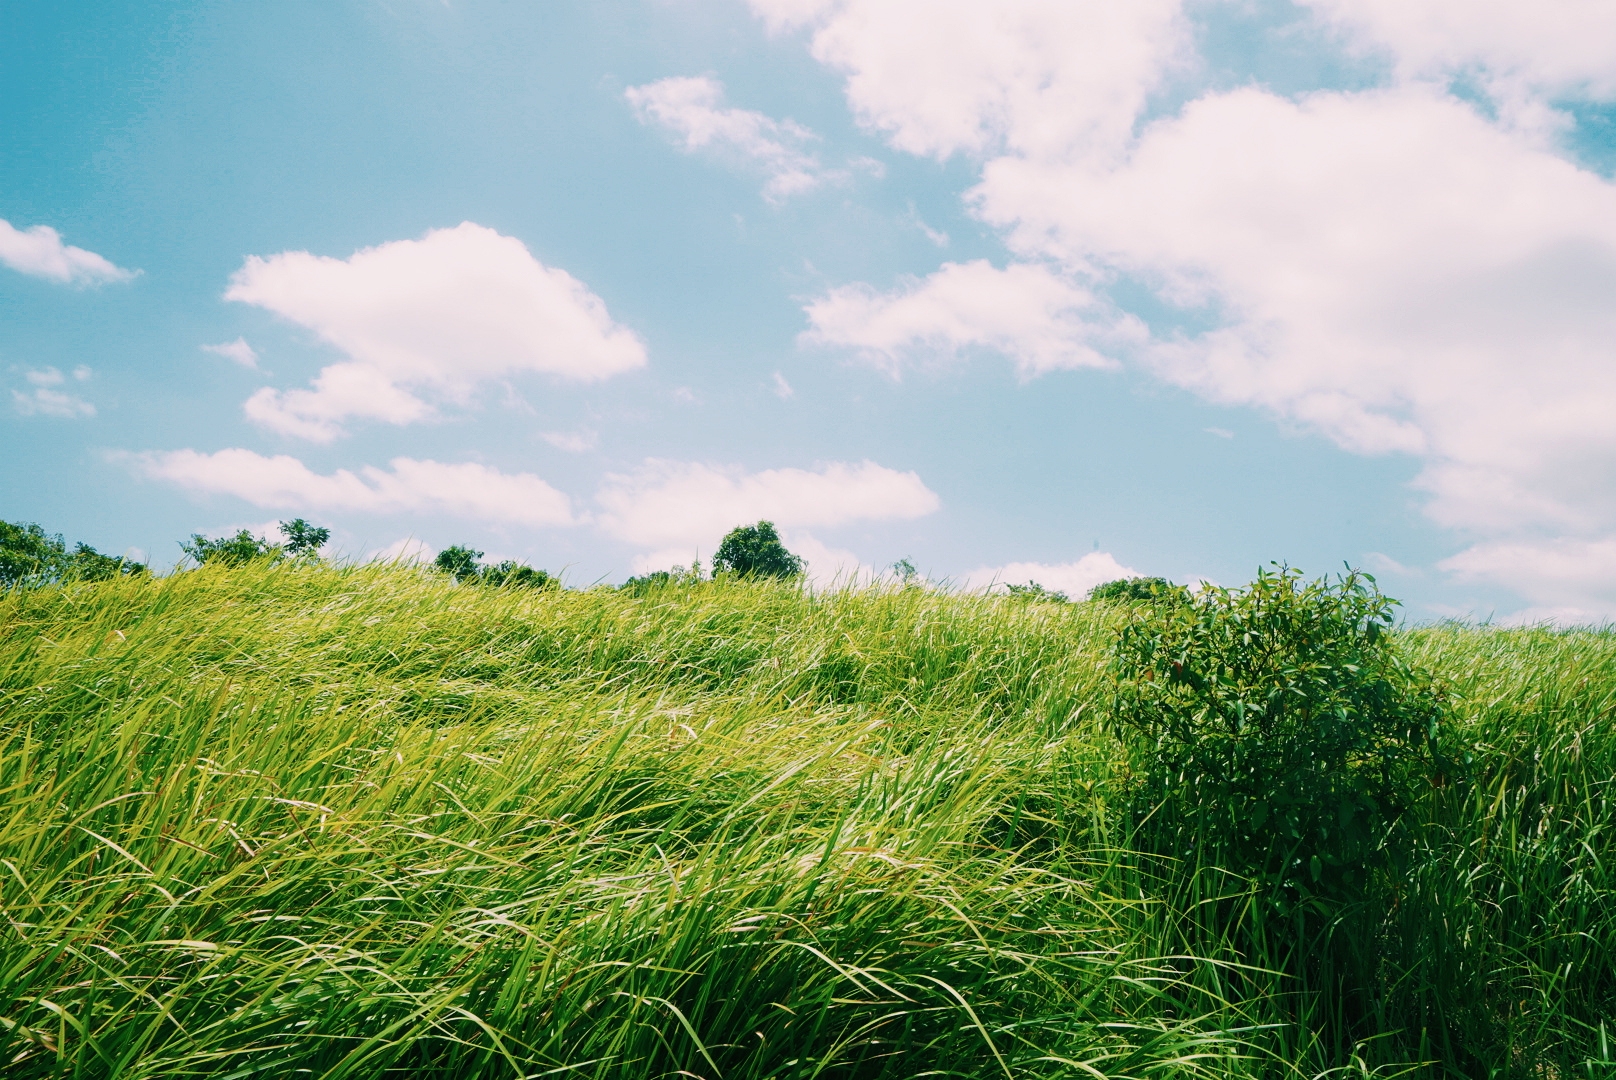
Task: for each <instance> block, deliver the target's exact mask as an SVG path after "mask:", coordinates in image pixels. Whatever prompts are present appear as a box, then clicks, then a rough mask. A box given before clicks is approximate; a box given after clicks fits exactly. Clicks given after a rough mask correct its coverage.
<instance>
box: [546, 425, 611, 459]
mask: <svg viewBox="0 0 1616 1080" xmlns="http://www.w3.org/2000/svg"><path fill="white" fill-rule="evenodd" d="M539 438H541V439H543V440H544V441H545V442H547V443H549V444H550V445H551V446H553V447H555V448H556V449H557V450H564V451H566V452H567V453H569V454H582V453H584V452H585V451H586V450H593V449H594V448H595V447H596V446H597V445H598V444H599V443H600V435H599V433H597V432H594V431H589V430H583V431H541V432H539Z"/></svg>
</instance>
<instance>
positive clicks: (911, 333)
mask: <svg viewBox="0 0 1616 1080" xmlns="http://www.w3.org/2000/svg"><path fill="white" fill-rule="evenodd" d="M805 310H806V312H807V315H808V321H809V323H810V324H811V327H812V328H811V329H810V330H808V331H807V332H806V333H804V334H803V336H802V338H803V341H804V342H805V343H808V344H816V345H833V346H844V347H848V348H852V349H854V350H856V351H857V352H858V354H859V355H860V356H861V357H862V358H863V359H865V360H866V361H868V362H869V363H872V364H874V365H875V366H877V367H879V368H882V369H883V370H885V371H887V372H888V373H889V374H892V375H897V374H898V373H899V372H900V371H901V370H902V368H903V367H904V366H906V365H907V364H910V363H913V362H915V361H919V360H925V359H927V358H937V357H944V358H946V357H952V356H955V355H957V354H959V353H961V352H966V351H969V350H972V349H986V350H990V351H993V352H998V353H1002V354H1004V355H1006V356H1008V357H1010V358H1012V359H1013V360H1014V361H1015V363H1016V366H1017V367H1018V368H1019V369H1020V371H1021V372H1022V374H1023V375H1036V374H1040V373H1042V372H1046V371H1051V370H1054V369H1057V368H1078V367H1111V366H1114V365H1115V363H1116V361H1115V360H1112V359H1111V358H1110V357H1108V356H1106V355H1105V354H1104V353H1102V352H1101V351H1100V350H1099V348H1097V347H1096V346H1099V345H1114V344H1127V343H1133V342H1137V341H1139V340H1141V339H1143V338H1145V337H1146V336H1148V335H1147V334H1146V332H1145V330H1144V327H1143V324H1141V323H1139V322H1138V320H1136V319H1133V318H1132V317H1130V316H1122V315H1119V314H1117V313H1116V312H1115V311H1114V310H1113V309H1111V308H1110V307H1109V305H1106V304H1105V303H1103V302H1102V301H1100V300H1098V299H1097V298H1096V297H1095V296H1094V295H1093V294H1092V293H1090V292H1088V291H1087V290H1086V289H1083V288H1081V287H1080V286H1077V285H1075V284H1073V283H1071V282H1070V281H1067V280H1066V279H1065V278H1063V277H1061V276H1059V275H1057V274H1055V273H1054V272H1052V271H1050V270H1048V269H1047V268H1045V267H1043V266H1038V265H1033V264H1028V263H1013V264H1011V265H1010V266H1007V267H1005V268H1004V269H1003V270H1000V269H997V268H996V267H994V266H992V265H991V264H990V263H988V262H987V261H986V260H985V259H977V260H975V261H973V262H968V263H944V264H943V266H942V268H941V269H939V270H937V271H936V272H935V273H932V274H930V275H929V276H927V277H925V278H923V279H919V280H916V279H909V280H907V281H905V282H902V283H900V284H899V285H898V286H897V287H896V288H894V289H892V290H890V291H888V292H878V291H877V290H875V289H872V288H870V287H869V286H868V285H862V284H861V285H847V286H843V287H841V288H837V289H832V290H831V291H830V292H828V293H826V294H825V295H824V296H822V297H820V298H819V299H817V300H815V301H813V302H812V303H810V304H809V305H808V306H807V308H806V309H805Z"/></svg>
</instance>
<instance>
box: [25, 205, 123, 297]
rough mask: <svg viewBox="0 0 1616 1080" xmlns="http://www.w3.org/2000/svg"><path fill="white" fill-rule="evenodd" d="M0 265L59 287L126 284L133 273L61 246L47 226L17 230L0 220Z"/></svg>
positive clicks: (62, 244) (94, 256)
mask: <svg viewBox="0 0 1616 1080" xmlns="http://www.w3.org/2000/svg"><path fill="white" fill-rule="evenodd" d="M0 263H5V264H6V265H7V266H9V267H11V268H12V269H13V270H16V271H18V272H19V273H23V274H28V275H31V276H32V277H38V278H44V279H45V280H46V281H54V282H57V283H59V284H62V285H99V284H102V283H103V282H108V281H128V280H129V279H130V278H132V277H134V276H135V273H136V271H133V270H125V269H123V268H122V267H118V266H114V265H113V264H112V263H111V262H109V261H108V260H107V259H105V258H103V257H102V256H100V255H97V254H96V253H95V252H93V251H85V250H84V249H83V248H79V247H73V246H72V245H71V244H64V243H62V237H61V234H60V233H58V232H57V231H56V230H55V229H53V228H51V227H50V226H49V225H35V226H34V227H33V228H30V229H18V228H17V227H16V226H14V225H12V224H11V222H9V221H5V220H3V219H0Z"/></svg>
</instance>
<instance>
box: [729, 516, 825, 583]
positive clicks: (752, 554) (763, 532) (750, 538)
mask: <svg viewBox="0 0 1616 1080" xmlns="http://www.w3.org/2000/svg"><path fill="white" fill-rule="evenodd" d="M804 565H805V564H804V563H803V561H802V559H801V558H800V557H798V556H796V555H793V554H792V553H791V552H789V551H787V550H786V546H785V545H784V544H782V543H781V542H780V534H779V533H777V532H775V531H774V523H773V522H769V521H760V522H758V523H757V524H756V525H740V526H737V527H736V528H734V529H731V530H730V531H729V533H728V535H726V536H725V537H724V540H723V542H722V543H720V544H719V545H718V552H717V553H716V554H715V555H714V556H713V576H714V577H717V576H718V575H719V574H733V575H735V576H736V577H770V578H793V577H797V576H798V575H800V574H801V573H802V572H803V569H804Z"/></svg>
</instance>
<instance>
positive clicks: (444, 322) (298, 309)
mask: <svg viewBox="0 0 1616 1080" xmlns="http://www.w3.org/2000/svg"><path fill="white" fill-rule="evenodd" d="M225 299H227V300H236V301H240V302H243V303H248V304H254V305H256V306H258V307H262V308H265V309H267V310H269V311H273V312H275V313H276V314H278V315H280V316H282V317H284V318H286V319H288V320H290V321H292V322H294V323H297V324H298V325H300V326H303V327H306V328H308V329H309V330H312V331H314V332H315V333H316V334H318V335H319V336H320V337H321V338H322V339H324V340H325V341H327V342H329V343H330V344H331V345H334V346H336V347H337V348H338V349H340V350H342V351H343V352H344V353H345V354H346V355H347V357H348V359H347V360H345V361H342V362H340V363H336V364H332V365H330V366H328V367H326V368H325V369H324V370H323V371H321V372H320V374H319V375H318V376H317V377H316V378H315V380H314V385H313V388H312V389H309V390H289V391H285V392H281V391H278V390H274V389H271V388H269V387H265V388H264V389H262V390H259V391H258V392H257V393H256V394H254V395H253V396H252V397H251V398H249V399H248V401H247V404H246V413H247V416H248V417H249V418H250V419H252V420H253V421H254V422H256V423H259V424H262V425H264V426H265V427H268V428H270V429H271V430H274V431H278V432H281V433H282V434H286V435H295V436H299V437H302V438H307V439H313V440H315V441H320V442H326V441H329V440H331V439H334V438H336V437H337V436H338V435H340V434H342V430H343V429H342V424H343V423H344V422H345V421H347V420H349V419H353V418H363V419H373V420H382V421H386V422H388V423H393V424H408V423H413V422H415V421H418V420H424V419H427V418H429V417H431V416H432V415H434V413H435V412H436V408H435V406H434V404H433V403H432V402H431V401H429V400H428V398H432V399H436V400H438V401H447V402H453V403H464V402H466V401H467V400H468V399H469V398H470V396H471V393H472V391H473V389H474V388H475V387H476V385H477V384H478V383H479V382H482V381H485V380H489V379H495V378H500V377H504V376H508V375H512V374H516V373H520V372H540V373H544V374H549V375H555V376H558V377H561V378H567V379H575V380H579V381H590V380H595V379H604V378H607V377H609V376H611V375H616V374H619V373H621V372H624V371H630V370H632V369H634V368H637V367H641V366H643V365H644V364H645V359H646V357H645V347H644V345H643V344H642V343H641V342H640V340H639V338H638V337H636V336H635V335H634V333H633V332H632V331H630V330H628V329H626V328H624V327H622V326H620V325H618V324H616V323H614V322H613V321H612V319H611V316H610V315H609V314H608V313H607V311H606V305H605V303H604V302H602V301H601V299H600V298H599V297H598V296H596V295H595V294H594V293H592V292H590V291H589V289H588V288H586V287H585V286H584V284H583V283H582V282H580V281H578V280H577V279H576V278H574V277H573V276H572V275H570V274H568V273H567V272H566V271H564V270H560V269H556V268H554V267H548V266H545V265H544V264H543V263H541V262H539V261H538V260H537V259H535V258H534V257H533V256H532V254H530V253H529V252H528V250H527V248H526V247H525V246H524V245H523V244H522V242H521V241H520V240H517V239H515V238H513V237H509V236H502V235H500V234H499V233H497V232H495V231H494V230H493V229H487V228H484V227H482V226H480V225H475V224H473V223H471V222H469V221H468V222H464V223H462V224H461V225H459V226H457V227H456V228H453V229H437V230H434V231H432V232H429V233H427V234H426V235H425V236H423V237H422V238H421V239H419V240H399V241H394V242H392V243H388V244H382V245H380V246H378V247H373V248H365V249H364V250H362V251H358V252H355V253H354V254H353V255H352V256H350V257H349V258H347V259H333V258H328V257H325V256H318V255H311V254H309V253H308V252H306V251H288V252H282V253H281V254H279V255H272V256H270V257H268V258H260V257H258V256H256V255H255V256H251V257H249V258H248V259H247V261H246V263H245V264H244V265H243V266H242V268H241V269H240V270H238V271H237V272H236V273H235V275H234V276H233V277H232V278H231V283H230V288H229V290H228V291H227V292H226V293H225ZM423 395H424V396H423Z"/></svg>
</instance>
